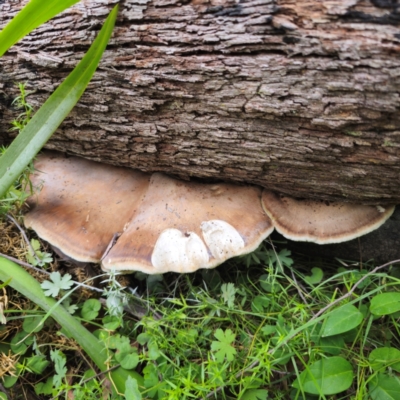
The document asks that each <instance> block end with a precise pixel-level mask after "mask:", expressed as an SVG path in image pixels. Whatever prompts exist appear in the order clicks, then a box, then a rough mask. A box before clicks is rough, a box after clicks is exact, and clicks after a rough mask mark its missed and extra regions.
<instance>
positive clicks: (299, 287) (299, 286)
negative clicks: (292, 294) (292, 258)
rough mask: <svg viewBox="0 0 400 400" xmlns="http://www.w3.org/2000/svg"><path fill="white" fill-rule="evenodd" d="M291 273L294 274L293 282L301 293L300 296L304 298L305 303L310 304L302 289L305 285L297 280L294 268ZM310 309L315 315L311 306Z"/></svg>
mask: <svg viewBox="0 0 400 400" xmlns="http://www.w3.org/2000/svg"><path fill="white" fill-rule="evenodd" d="M290 273H291V275H292V279H293V282H294V283H295V285H296V289H297V292H298V293H299V296H300V297H301V299H302V300H303V302H304V304H307V306H309V304H308V302H307V299H306V298H305V297H304V294H303V291H302V290H301V289H304V288H303V286H302V285H301V284H300V283H298V282H297V279H296V275H295V274H294V272H293V270H292V269H291V270H290ZM310 311H311V314H313V315H314V311H313V310H311V308H310Z"/></svg>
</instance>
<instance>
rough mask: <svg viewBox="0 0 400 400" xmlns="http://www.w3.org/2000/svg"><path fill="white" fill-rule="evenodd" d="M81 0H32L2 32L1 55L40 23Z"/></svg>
mask: <svg viewBox="0 0 400 400" xmlns="http://www.w3.org/2000/svg"><path fill="white" fill-rule="evenodd" d="M78 1H79V0H47V1H46V4H45V5H44V4H43V0H31V1H30V2H29V3H28V4H27V5H26V6H25V7H24V8H23V9H22V10H21V11H20V12H19V13H18V14H17V15H16V16H15V17H14V18H13V19H12V20H11V21H10V22H9V23H8V24H7V25H6V26H5V27H4V28H3V30H2V31H1V32H0V56H2V55H3V54H4V53H5V52H6V51H7V50H8V49H9V48H10V47H11V46H12V45H13V44H15V43H16V42H18V40H20V39H22V38H23V37H24V36H25V35H27V34H28V33H29V32H31V31H33V30H34V29H35V28H37V27H38V26H39V25H41V24H43V23H44V22H46V21H48V20H49V19H51V18H53V17H54V16H55V15H57V14H59V13H60V12H62V11H64V10H65V9H67V8H68V7H70V6H72V5H73V4H75V3H77V2H78Z"/></svg>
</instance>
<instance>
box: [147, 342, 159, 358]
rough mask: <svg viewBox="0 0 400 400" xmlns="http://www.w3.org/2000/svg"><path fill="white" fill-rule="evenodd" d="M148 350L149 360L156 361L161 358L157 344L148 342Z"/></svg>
mask: <svg viewBox="0 0 400 400" xmlns="http://www.w3.org/2000/svg"><path fill="white" fill-rule="evenodd" d="M148 349H149V351H148V353H147V357H149V358H150V360H157V358H158V357H160V356H161V353H160V350H159V349H158V345H157V343H153V342H150V343H149V345H148Z"/></svg>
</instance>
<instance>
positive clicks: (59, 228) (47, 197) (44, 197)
mask: <svg viewBox="0 0 400 400" xmlns="http://www.w3.org/2000/svg"><path fill="white" fill-rule="evenodd" d="M34 166H35V169H36V172H35V173H34V174H33V175H32V176H31V181H32V183H33V185H34V187H37V188H39V190H38V191H37V192H36V193H35V194H34V195H33V196H31V197H30V198H29V199H28V206H29V211H28V212H27V213H26V215H25V217H24V222H25V225H26V226H27V227H29V228H32V229H34V230H35V231H36V232H37V234H38V235H39V236H40V237H41V238H43V239H45V240H46V241H48V242H49V243H50V244H52V245H53V246H55V247H57V248H59V249H60V250H61V251H62V252H63V253H64V254H66V255H67V256H69V257H71V258H73V259H75V260H78V261H87V262H100V259H101V257H102V255H103V253H104V252H105V250H106V248H107V246H108V245H109V243H110V241H111V239H112V237H113V236H114V234H116V233H117V232H122V231H123V229H124V226H125V224H126V223H127V222H128V221H129V220H130V219H131V218H132V216H133V215H134V213H135V211H136V209H137V207H138V205H139V203H140V201H141V199H142V198H143V196H144V195H145V193H146V191H147V188H148V184H149V179H150V175H149V174H144V173H142V172H140V171H135V170H131V169H127V168H121V167H114V166H111V165H106V164H100V163H97V162H94V161H89V160H85V159H83V158H79V157H65V156H64V155H63V154H60V153H56V152H45V153H42V154H41V155H39V156H38V158H37V160H36V161H35V163H34Z"/></svg>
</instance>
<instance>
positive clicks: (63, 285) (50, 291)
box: [40, 271, 74, 297]
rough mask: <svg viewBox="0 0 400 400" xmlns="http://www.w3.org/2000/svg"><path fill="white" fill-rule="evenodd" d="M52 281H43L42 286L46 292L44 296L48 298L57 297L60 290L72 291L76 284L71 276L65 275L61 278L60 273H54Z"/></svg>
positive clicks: (51, 276) (51, 275)
mask: <svg viewBox="0 0 400 400" xmlns="http://www.w3.org/2000/svg"><path fill="white" fill-rule="evenodd" d="M50 279H51V281H43V282H42V283H41V285H40V286H41V287H42V289H44V290H45V292H44V294H45V295H46V296H51V297H57V296H58V294H59V293H60V290H68V289H71V286H72V285H73V284H74V282H73V281H72V276H71V275H70V274H65V275H64V276H63V277H61V274H60V273H59V272H58V271H55V272H52V273H51V274H50Z"/></svg>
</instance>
